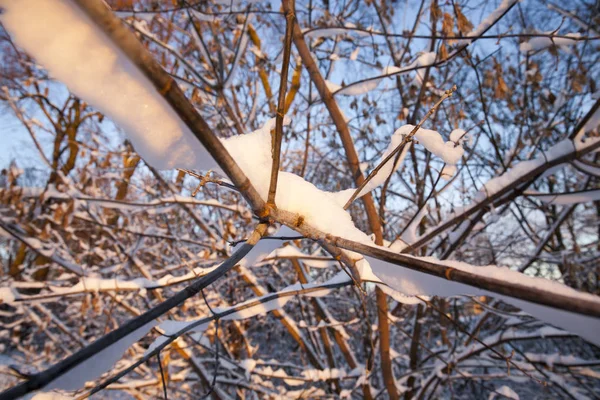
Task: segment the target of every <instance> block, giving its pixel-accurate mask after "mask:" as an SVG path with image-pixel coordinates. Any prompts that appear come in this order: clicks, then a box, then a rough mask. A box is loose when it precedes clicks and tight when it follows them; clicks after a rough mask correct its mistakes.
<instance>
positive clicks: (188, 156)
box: [0, 0, 214, 169]
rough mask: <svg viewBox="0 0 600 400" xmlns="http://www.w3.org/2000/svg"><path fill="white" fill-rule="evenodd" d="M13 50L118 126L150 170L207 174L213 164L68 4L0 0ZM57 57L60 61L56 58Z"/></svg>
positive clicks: (130, 67)
mask: <svg viewBox="0 0 600 400" xmlns="http://www.w3.org/2000/svg"><path fill="white" fill-rule="evenodd" d="M0 5H1V6H2V7H3V8H4V9H5V12H4V13H3V14H2V16H1V17H0V18H1V20H2V24H3V25H4V26H5V27H6V29H7V30H8V32H9V33H10V34H11V37H12V38H13V40H14V41H15V43H16V44H17V45H19V46H20V47H22V48H23V49H24V50H25V51H27V52H28V53H29V54H31V55H32V56H33V57H34V58H35V59H36V60H37V61H38V62H39V63H40V64H41V65H43V66H44V67H45V68H46V69H47V70H48V71H49V72H50V74H51V75H52V76H53V77H54V78H56V79H58V80H60V81H61V82H63V83H65V84H66V85H67V87H68V88H69V90H71V91H72V92H73V93H75V94H76V95H78V96H80V97H81V98H83V99H84V100H86V101H89V102H90V103H91V104H92V105H93V106H95V107H97V108H98V109H99V110H100V111H102V112H104V113H106V114H107V115H108V116H109V117H111V118H112V119H113V120H114V121H115V122H116V123H117V124H118V125H119V126H120V127H122V128H123V129H124V130H125V132H126V134H127V136H128V138H129V139H130V140H131V141H132V142H133V144H134V146H135V148H136V150H137V151H138V152H139V153H140V154H141V155H142V157H144V159H145V160H146V161H147V162H148V163H149V164H151V165H153V166H155V167H157V168H161V169H166V168H173V167H175V166H180V167H188V168H200V169H210V168H211V167H213V166H214V160H213V159H212V157H211V156H210V154H208V152H207V151H206V150H205V148H204V147H203V146H202V144H200V143H199V142H198V140H196V138H195V137H194V135H193V134H192V133H191V131H190V130H189V128H188V127H187V126H186V125H185V124H184V123H183V122H182V121H181V120H180V118H179V117H178V116H177V114H176V113H175V111H174V110H173V109H172V108H171V106H170V105H169V104H168V103H167V101H165V100H164V99H163V97H162V96H161V95H160V94H159V93H158V90H157V89H156V88H155V87H154V86H153V85H152V83H151V82H150V81H149V80H148V78H146V77H145V76H144V75H143V74H142V73H141V72H140V71H139V70H138V68H137V67H136V66H135V65H134V64H133V63H132V62H131V61H130V60H129V59H128V58H127V56H125V55H124V54H123V53H122V51H121V50H119V49H118V48H117V47H116V46H115V45H114V44H112V43H111V41H110V39H109V38H108V37H107V36H106V35H105V34H104V33H103V32H102V31H101V30H100V29H98V28H97V27H96V26H95V25H94V24H93V23H92V21H91V20H90V19H89V18H88V17H87V16H86V15H85V14H83V12H82V11H80V10H79V9H78V8H77V7H76V6H75V5H73V4H72V3H71V2H70V1H67V0H22V1H10V0H8V1H7V0H2V1H1V2H0ZM57 54H60V57H57Z"/></svg>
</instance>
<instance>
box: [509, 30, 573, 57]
mask: <svg viewBox="0 0 600 400" xmlns="http://www.w3.org/2000/svg"><path fill="white" fill-rule="evenodd" d="M552 33H553V32H547V34H548V35H550V37H535V38H532V39H530V40H528V41H526V42H523V43H521V45H520V46H519V50H520V51H521V52H523V53H527V52H530V51H539V50H544V49H547V48H549V47H551V46H556V47H558V48H561V49H563V50H568V46H572V45H574V44H576V43H577V39H578V38H579V37H580V36H581V35H580V34H579V33H568V34H566V35H562V36H569V37H551V35H552Z"/></svg>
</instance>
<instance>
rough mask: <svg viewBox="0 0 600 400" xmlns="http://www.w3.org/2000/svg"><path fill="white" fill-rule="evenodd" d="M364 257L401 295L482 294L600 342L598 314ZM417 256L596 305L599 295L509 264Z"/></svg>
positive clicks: (377, 273)
mask: <svg viewBox="0 0 600 400" xmlns="http://www.w3.org/2000/svg"><path fill="white" fill-rule="evenodd" d="M365 258H366V260H367V261H368V263H369V264H370V266H371V268H372V271H373V273H374V274H375V275H376V276H377V277H378V278H379V279H380V280H381V281H382V282H384V283H385V284H387V285H389V286H390V287H391V288H393V289H394V290H397V291H399V292H400V293H402V294H404V295H407V296H420V295H429V296H434V295H435V296H444V297H448V296H454V295H481V294H485V295H488V296H490V297H494V298H498V299H502V300H503V301H506V302H508V303H510V304H513V305H514V306H516V307H518V308H520V309H522V310H523V311H526V312H528V313H529V314H531V315H533V316H534V317H536V318H538V319H540V320H542V321H546V322H549V323H551V324H553V325H556V326H559V327H561V328H563V329H566V330H568V331H570V332H573V333H575V334H577V335H579V336H581V337H582V338H584V339H586V340H588V341H590V342H592V343H595V344H600V338H599V337H598V335H597V332H598V331H599V330H600V319H598V318H592V317H587V316H583V315H579V314H573V313H570V312H567V311H563V310H558V309H554V308H550V307H546V306H541V305H538V304H534V303H530V302H527V301H524V300H519V299H515V298H512V297H509V296H505V295H499V294H496V293H491V292H487V291H485V290H481V289H476V288H473V287H470V286H467V285H464V284H461V283H457V282H453V281H449V280H446V279H442V278H439V277H436V276H433V275H429V274H425V273H422V272H417V271H414V270H411V269H407V268H404V267H400V266H397V265H394V264H391V263H388V262H386V261H382V260H378V259H375V258H372V257H365ZM415 258H416V257H415ZM420 259H422V260H427V261H431V262H434V263H436V264H439V265H440V266H448V267H452V268H455V269H458V270H462V271H466V272H469V273H471V274H476V275H479V276H483V277H488V278H493V279H497V280H502V281H506V282H511V283H513V284H516V285H520V286H528V287H535V288H538V289H543V290H545V291H547V292H552V293H560V294H562V295H565V296H569V297H571V298H579V299H585V300H587V301H593V302H596V303H598V306H599V307H600V297H598V296H595V295H592V294H589V293H582V292H578V291H577V290H575V289H572V288H570V287H568V286H566V285H563V284H562V283H559V282H556V281H551V280H549V279H544V278H536V277H530V276H527V275H525V274H522V273H520V272H518V271H513V270H511V269H509V268H505V267H497V266H486V267H479V266H472V265H469V264H466V263H462V262H458V261H441V260H438V259H435V258H433V257H420Z"/></svg>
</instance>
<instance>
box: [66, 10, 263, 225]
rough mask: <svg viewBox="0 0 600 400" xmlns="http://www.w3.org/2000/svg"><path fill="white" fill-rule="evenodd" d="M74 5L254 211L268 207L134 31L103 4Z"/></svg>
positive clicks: (259, 211) (258, 211)
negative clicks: (158, 96) (140, 75)
mask: <svg viewBox="0 0 600 400" xmlns="http://www.w3.org/2000/svg"><path fill="white" fill-rule="evenodd" d="M74 2H75V3H77V5H78V6H79V7H80V8H81V9H82V10H83V11H84V12H85V14H87V15H88V16H89V17H90V18H91V20H92V21H94V23H95V24H96V25H97V26H98V27H99V28H100V29H101V30H102V31H103V32H104V33H105V34H106V35H107V36H108V37H109V38H110V39H111V40H112V41H113V43H114V44H115V45H116V46H117V47H118V48H119V49H120V50H121V51H123V53H124V54H125V55H127V57H128V58H129V59H130V60H131V62H132V63H133V64H134V65H136V66H137V67H138V68H139V69H140V71H141V72H142V73H143V74H144V75H145V76H146V77H147V78H148V79H149V80H150V81H151V82H152V84H153V85H154V86H155V88H156V89H157V91H158V92H159V93H160V94H161V95H162V96H163V97H164V98H165V100H166V101H167V102H168V103H169V105H171V107H173V110H174V111H175V112H176V113H177V115H179V117H180V118H181V120H182V121H183V122H184V123H185V124H186V125H187V126H188V128H190V130H191V131H192V133H193V134H194V136H196V138H197V139H198V140H199V141H200V142H201V143H202V144H203V145H204V147H205V148H206V150H207V151H208V152H209V153H210V154H211V155H212V157H213V158H214V159H215V160H216V161H217V163H218V164H219V166H220V167H221V168H222V170H223V171H224V172H225V173H226V174H227V176H229V178H230V179H231V181H232V182H233V183H234V185H235V186H236V187H238V188H239V189H240V191H241V193H242V195H243V196H244V198H245V199H246V200H247V201H248V202H249V203H250V205H251V206H252V208H253V210H254V211H255V212H257V213H261V212H262V210H263V209H264V205H265V204H264V200H263V199H262V198H261V197H260V195H259V194H258V192H257V191H256V189H255V188H254V186H252V183H251V182H250V181H249V180H248V178H247V177H246V175H245V174H244V172H243V171H242V170H241V168H240V167H239V166H238V165H237V163H236V162H235V160H234V159H233V158H232V157H231V155H230V154H229V153H228V152H227V150H226V149H225V147H224V146H223V144H222V143H221V141H220V140H219V139H218V138H217V137H216V136H215V134H214V133H213V132H212V130H211V129H210V127H209V126H208V124H207V123H206V121H204V119H203V118H202V116H200V114H198V112H197V111H196V108H195V107H194V106H193V105H192V104H191V103H190V102H189V100H188V99H187V98H186V97H185V95H184V93H183V92H182V91H181V89H180V88H179V85H176V84H174V81H173V78H172V77H171V76H170V75H169V74H168V73H167V72H166V71H165V70H164V69H163V68H162V67H161V66H160V64H159V63H158V62H157V61H156V60H155V59H154V57H153V55H152V54H151V53H150V52H149V51H148V50H147V49H146V48H145V47H144V46H143V45H142V44H141V43H140V41H139V40H138V39H137V38H136V37H135V35H134V34H133V32H131V31H130V30H129V29H128V28H126V27H125V26H124V25H123V23H122V22H121V20H120V19H119V18H118V17H116V16H115V15H114V14H113V13H112V11H111V10H110V9H109V8H108V7H107V6H106V4H105V3H104V2H99V1H94V0H74Z"/></svg>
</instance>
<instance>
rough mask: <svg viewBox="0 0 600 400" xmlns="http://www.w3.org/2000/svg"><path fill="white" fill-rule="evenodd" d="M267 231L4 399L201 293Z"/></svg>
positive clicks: (36, 385) (38, 386)
mask: <svg viewBox="0 0 600 400" xmlns="http://www.w3.org/2000/svg"><path fill="white" fill-rule="evenodd" d="M266 231H267V225H266V224H259V225H258V226H257V228H256V230H255V231H254V232H253V233H252V235H251V237H250V238H249V239H248V241H247V242H246V243H245V244H243V245H242V246H241V247H240V248H239V249H238V251H236V252H235V253H234V254H233V255H232V256H231V257H230V258H229V259H227V260H226V261H225V262H223V264H221V266H219V268H217V269H215V270H214V271H212V272H211V273H209V274H207V275H205V276H203V277H202V278H200V279H198V280H197V281H196V282H194V283H192V284H191V285H189V286H188V287H186V288H185V289H183V290H181V291H180V292H178V293H177V294H175V295H174V296H172V297H170V298H169V299H167V300H165V301H163V302H162V303H160V304H158V305H157V306H155V307H153V308H151V309H150V310H148V311H146V312H145V313H143V314H142V315H140V316H139V317H136V318H133V319H131V320H129V321H128V322H126V323H125V324H123V325H122V326H120V327H119V328H117V329H115V330H114V331H112V332H110V333H108V334H106V335H104V336H102V337H101V338H100V339H98V340H96V341H95V342H94V343H92V344H90V345H89V346H87V347H84V348H82V349H81V350H79V351H78V352H76V353H74V354H72V355H71V356H69V357H67V358H65V359H64V360H62V361H60V362H58V363H56V364H54V365H53V366H52V367H50V368H48V369H47V370H45V371H42V372H40V373H38V374H35V375H32V376H31V377H30V378H29V379H28V380H27V381H25V382H23V383H21V384H19V385H17V386H15V387H12V388H11V389H8V390H6V391H5V392H2V393H1V394H0V400H8V399H15V398H17V397H20V396H24V395H26V394H27V393H31V392H33V391H35V390H39V389H41V388H43V387H45V386H46V385H48V384H49V383H51V382H52V381H54V380H56V379H58V378H60V377H61V376H63V375H65V374H68V373H70V372H71V371H72V370H73V369H74V368H77V367H78V366H80V365H81V364H83V363H84V362H85V361H87V360H89V359H90V358H92V357H93V356H94V355H96V354H98V353H99V352H100V351H102V350H104V349H106V348H108V347H109V346H111V345H113V344H115V343H116V342H118V341H119V340H121V339H123V338H125V337H126V336H127V335H129V334H130V333H132V332H135V331H136V330H137V329H139V328H141V327H143V326H144V325H146V324H148V323H150V322H152V321H153V320H154V319H156V318H158V317H160V316H161V315H163V314H165V313H166V312H168V311H169V310H171V309H173V308H174V307H177V306H179V305H180V304H182V303H183V302H184V301H185V300H187V299H189V298H190V297H193V296H195V295H196V294H198V292H200V290H202V289H204V288H205V287H207V286H208V285H210V284H212V283H213V282H215V281H216V280H217V279H219V278H220V277H222V276H223V275H224V274H225V273H226V272H227V271H229V270H230V269H231V268H233V267H234V266H235V265H236V264H237V263H238V261H240V260H241V259H242V258H243V257H244V256H245V255H246V254H248V252H250V250H252V248H253V247H254V245H255V244H256V243H257V242H258V241H259V240H260V238H261V237H262V236H263V235H264V234H265V232H266Z"/></svg>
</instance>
